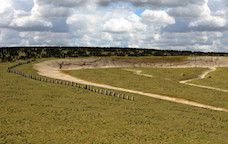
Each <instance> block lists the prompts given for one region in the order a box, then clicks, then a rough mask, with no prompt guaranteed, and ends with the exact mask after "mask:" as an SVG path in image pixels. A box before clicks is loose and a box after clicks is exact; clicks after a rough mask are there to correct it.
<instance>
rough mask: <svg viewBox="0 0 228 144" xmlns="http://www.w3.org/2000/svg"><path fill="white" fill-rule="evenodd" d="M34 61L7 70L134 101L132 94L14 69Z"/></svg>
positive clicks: (27, 76) (31, 77)
mask: <svg viewBox="0 0 228 144" xmlns="http://www.w3.org/2000/svg"><path fill="white" fill-rule="evenodd" d="M34 61H35V60H29V61H26V62H20V63H18V64H16V65H13V66H11V67H8V69H7V72H9V73H14V74H17V75H20V76H23V77H26V78H30V79H33V80H37V81H42V82H47V83H54V84H61V85H66V86H71V87H77V88H81V89H84V90H88V91H92V92H95V93H98V94H103V95H107V96H112V97H116V98H120V99H124V100H130V101H135V98H134V97H133V96H128V95H125V94H121V93H117V92H115V91H113V90H109V89H102V88H97V87H94V86H90V85H83V84H79V83H75V82H70V81H64V80H59V79H52V78H47V77H44V76H39V75H33V74H29V73H26V72H22V71H19V70H16V69H15V68H16V67H18V66H21V65H25V64H29V63H31V62H34Z"/></svg>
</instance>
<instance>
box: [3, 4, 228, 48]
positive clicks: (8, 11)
mask: <svg viewBox="0 0 228 144" xmlns="http://www.w3.org/2000/svg"><path fill="white" fill-rule="evenodd" d="M0 3H1V5H0V17H1V19H0V44H1V45H6V46H7V45H16V44H18V45H56V44H60V45H77V46H78V45H82V46H120V47H145V48H161V49H180V50H186V49H188V50H197V49H198V50H203V51H206V50H208V51H228V48H227V46H228V43H227V37H228V34H227V31H228V22H227V16H228V10H227V6H228V4H227V5H226V3H228V2H227V0H216V1H214V0H184V1H183V0H143V1H139V0H125V1H121V0H64V1H60V0H59V1H58V0H0ZM138 10H139V11H141V12H139V13H138V12H136V11H138Z"/></svg>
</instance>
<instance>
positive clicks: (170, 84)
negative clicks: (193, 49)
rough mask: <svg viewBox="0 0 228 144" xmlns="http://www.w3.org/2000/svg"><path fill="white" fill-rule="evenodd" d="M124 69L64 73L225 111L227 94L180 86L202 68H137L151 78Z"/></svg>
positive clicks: (202, 69)
mask: <svg viewBox="0 0 228 144" xmlns="http://www.w3.org/2000/svg"><path fill="white" fill-rule="evenodd" d="M124 69H125V68H111V69H82V70H75V71H64V72H65V73H68V74H70V75H72V76H75V77H78V78H81V79H84V80H88V81H91V82H96V83H102V84H108V85H112V86H117V87H122V88H128V89H133V90H139V91H143V92H150V93H157V94H162V95H168V96H171V97H179V98H184V99H188V100H191V101H196V102H199V103H204V104H209V105H213V106H218V107H224V108H228V103H227V101H228V97H227V93H225V92H219V91H214V90H209V89H203V88H198V87H192V86H188V85H184V84H180V83H179V81H181V80H187V79H192V78H197V77H198V75H200V74H201V73H202V72H203V71H205V70H206V69H204V68H184V69H180V68H177V69H174V68H170V69H166V68H136V70H142V71H143V73H145V74H150V75H152V76H153V77H152V78H150V77H144V76H140V75H136V74H134V73H133V72H129V71H126V70H124Z"/></svg>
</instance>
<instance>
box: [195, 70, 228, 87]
mask: <svg viewBox="0 0 228 144" xmlns="http://www.w3.org/2000/svg"><path fill="white" fill-rule="evenodd" d="M191 83H194V84H200V85H205V86H211V87H216V88H222V89H227V90H228V68H217V69H216V71H214V72H211V73H209V74H208V75H207V77H206V78H204V79H201V80H195V81H191Z"/></svg>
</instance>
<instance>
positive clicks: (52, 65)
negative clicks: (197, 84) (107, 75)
mask: <svg viewBox="0 0 228 144" xmlns="http://www.w3.org/2000/svg"><path fill="white" fill-rule="evenodd" d="M62 61H65V63H66V66H65V68H63V69H64V70H69V69H83V68H108V67H126V66H130V67H132V65H131V64H119V65H118V63H115V64H111V63H110V62H106V61H105V63H102V62H100V63H99V61H102V60H94V59H85V60H76V61H75V62H74V61H72V60H52V61H45V62H42V63H38V64H35V65H34V68H35V69H36V70H38V73H39V74H40V75H42V76H47V77H51V78H55V79H61V80H67V81H71V82H76V83H81V84H85V85H91V86H95V87H100V88H107V89H112V90H118V91H124V92H129V93H133V94H139V95H143V96H148V97H152V98H156V99H160V100H165V101H170V102H175V103H180V104H185V105H189V106H194V107H200V108H205V109H210V110H215V111H223V112H228V109H225V108H219V107H215V106H210V105H205V104H201V103H197V102H193V101H189V100H185V99H181V98H174V97H169V96H164V95H157V94H152V93H145V92H142V91H136V90H131V89H125V88H120V87H114V86H110V85H105V84H98V83H92V82H89V81H85V80H82V79H79V78H76V77H72V76H70V75H67V74H64V73H62V72H61V70H60V69H59V65H58V64H59V63H60V62H62ZM82 61H83V62H82ZM217 62H218V61H217ZM221 62H222V63H219V65H221V66H224V67H226V66H228V63H224V61H221ZM69 63H70V64H69ZM194 64H196V63H194ZM159 65H160V64H158V65H154V64H153V67H159ZM169 65H170V64H169ZM208 65H213V66H214V62H213V64H208ZM134 66H135V65H134ZM147 66H148V65H147ZM193 66H194V67H195V66H196V65H192V63H191V62H190V63H188V64H185V65H183V64H182V65H177V66H176V67H193ZM162 67H164V64H163V66H162ZM165 67H168V66H165ZM170 67H172V68H174V67H175V66H170ZM197 67H200V65H197ZM202 67H205V65H203V66H202ZM205 75H206V74H205ZM201 77H202V76H201Z"/></svg>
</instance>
